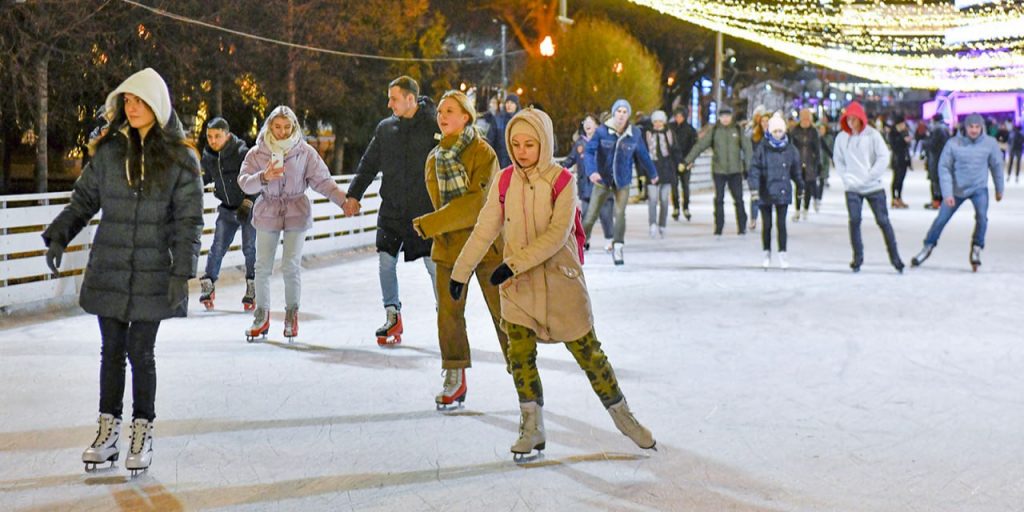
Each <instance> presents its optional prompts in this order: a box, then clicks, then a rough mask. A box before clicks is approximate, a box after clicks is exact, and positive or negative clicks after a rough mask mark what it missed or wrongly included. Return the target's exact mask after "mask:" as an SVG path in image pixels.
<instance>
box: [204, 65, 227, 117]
mask: <svg viewBox="0 0 1024 512" xmlns="http://www.w3.org/2000/svg"><path fill="white" fill-rule="evenodd" d="M208 117H211V118H212V117H224V79H223V78H222V77H221V75H220V73H218V74H217V76H216V77H215V78H214V79H213V112H211V113H210V115H209V116H208Z"/></svg>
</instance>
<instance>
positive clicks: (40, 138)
mask: <svg viewBox="0 0 1024 512" xmlns="http://www.w3.org/2000/svg"><path fill="white" fill-rule="evenodd" d="M49 63H50V56H49V55H48V54H46V53H44V54H43V55H42V56H40V57H39V60H38V61H37V62H36V100H37V101H38V103H37V107H38V108H37V111H36V126H37V132H38V133H37V138H36V173H35V185H36V186H35V190H36V192H40V193H42V192H46V188H47V180H48V174H49V173H48V170H49V168H48V166H49V162H48V161H47V151H48V148H49V144H48V141H47V137H46V134H47V131H48V130H49V129H50V126H49V122H48V117H49V113H50V112H49V108H50V107H49V103H50V98H49V95H48V89H49V87H48V85H47V84H48V73H47V67H48V66H49Z"/></svg>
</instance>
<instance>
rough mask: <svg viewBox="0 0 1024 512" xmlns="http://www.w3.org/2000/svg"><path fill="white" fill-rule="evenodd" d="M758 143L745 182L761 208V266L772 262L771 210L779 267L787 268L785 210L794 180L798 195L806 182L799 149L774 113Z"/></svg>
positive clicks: (777, 114) (780, 117) (781, 120)
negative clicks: (754, 192)
mask: <svg viewBox="0 0 1024 512" xmlns="http://www.w3.org/2000/svg"><path fill="white" fill-rule="evenodd" d="M761 140H762V141H763V142H762V143H760V144H758V145H757V149H755V150H754V156H753V158H752V159H751V161H750V173H749V174H748V177H747V183H748V184H749V185H750V190H751V191H752V192H753V191H757V192H758V197H759V198H760V200H759V201H758V208H759V209H760V210H761V218H762V219H763V220H762V221H761V222H762V223H763V224H764V229H762V230H761V246H762V247H763V248H764V261H762V263H761V266H762V267H764V268H765V269H767V268H768V267H769V266H770V265H771V263H772V213H773V210H774V213H775V223H776V224H775V225H776V229H777V230H778V238H779V267H780V268H782V269H783V270H785V269H787V268H789V262H787V261H786V239H787V237H786V210H787V209H788V208H789V205H790V204H791V203H792V202H793V185H792V184H793V183H796V188H797V191H798V193H797V197H799V196H800V194H799V192H802V191H803V190H804V187H805V186H806V185H805V182H804V175H803V171H802V169H803V166H802V165H801V162H800V150H798V149H797V148H796V146H795V145H794V144H793V142H792V141H790V139H789V136H788V135H786V121H785V120H784V119H782V116H781V115H780V114H779V113H778V112H776V113H775V115H773V116H772V117H771V119H770V120H768V133H766V134H765V136H764V138H763V139H761Z"/></svg>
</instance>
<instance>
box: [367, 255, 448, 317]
mask: <svg viewBox="0 0 1024 512" xmlns="http://www.w3.org/2000/svg"><path fill="white" fill-rule="evenodd" d="M421 259H422V260H423V266H425V267H427V273H428V274H430V282H431V283H432V284H433V288H434V302H435V303H436V302H437V265H435V264H434V260H432V259H430V256H425V257H423V258H421ZM377 269H378V273H379V274H380V293H381V296H382V298H383V299H384V307H388V306H395V308H397V309H398V310H401V309H402V301H400V300H398V256H392V255H390V254H388V253H387V252H385V251H379V252H377Z"/></svg>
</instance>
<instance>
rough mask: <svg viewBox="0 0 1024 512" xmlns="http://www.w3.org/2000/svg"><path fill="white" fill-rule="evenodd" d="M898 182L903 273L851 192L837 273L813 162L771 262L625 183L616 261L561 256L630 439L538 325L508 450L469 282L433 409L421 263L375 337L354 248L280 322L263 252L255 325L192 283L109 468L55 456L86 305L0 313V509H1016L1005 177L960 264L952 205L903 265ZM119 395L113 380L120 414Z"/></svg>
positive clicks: (86, 379) (328, 264) (73, 383)
mask: <svg viewBox="0 0 1024 512" xmlns="http://www.w3.org/2000/svg"><path fill="white" fill-rule="evenodd" d="M915 165H918V164H917V163H916V162H915ZM904 196H905V198H906V200H907V201H908V203H910V205H911V208H910V209H908V210H897V211H892V210H890V215H891V217H892V219H893V224H894V226H895V228H896V234H897V239H898V241H899V246H900V251H901V254H902V256H903V259H904V261H905V262H906V263H907V272H906V273H905V274H904V275H898V274H897V273H896V272H895V271H893V269H892V268H891V267H890V266H889V264H888V261H887V259H886V255H885V249H884V246H883V243H882V239H881V235H880V233H879V230H878V228H877V227H876V226H875V224H874V221H873V217H872V216H871V214H870V211H868V210H867V208H866V207H865V212H864V214H865V217H864V226H863V232H864V241H865V245H866V251H865V264H864V267H863V270H862V271H861V272H860V273H859V274H853V273H851V272H850V270H849V268H848V267H847V264H848V263H849V261H850V248H849V241H848V233H847V227H846V226H847V224H846V221H847V213H846V210H845V204H844V202H843V193H842V186H841V184H840V183H839V180H838V179H837V178H836V177H833V179H832V181H831V188H830V189H828V190H826V192H825V200H824V203H823V205H822V209H821V212H820V213H812V214H811V217H810V220H809V221H807V222H799V223H793V222H790V223H789V259H790V262H791V265H792V268H790V269H789V270H788V271H781V270H779V269H778V268H777V267H774V266H773V268H772V269H770V270H769V271H767V272H765V271H763V270H762V269H761V268H760V262H761V248H760V243H761V242H760V233H759V232H755V233H752V234H748V235H747V236H745V237H739V236H737V235H735V231H736V230H735V221H734V216H733V214H732V206H731V204H730V202H729V201H727V204H726V206H727V209H726V211H727V215H726V219H727V223H726V233H727V234H726V235H725V236H724V237H723V238H722V239H721V240H715V239H714V237H712V235H711V232H712V228H711V225H712V216H711V196H710V195H709V194H700V195H698V196H697V197H695V199H694V204H693V207H692V210H693V214H694V217H693V221H692V222H690V223H687V222H685V221H682V222H673V221H672V220H669V223H670V225H669V231H668V235H667V237H666V238H665V239H664V240H651V239H650V238H649V237H648V234H647V223H646V219H647V211H646V205H633V206H631V207H630V209H629V213H628V226H629V230H628V235H627V244H626V254H625V260H626V264H625V265H624V266H622V267H615V266H613V265H612V262H611V257H610V256H609V255H607V254H605V253H604V252H603V251H602V250H601V247H599V246H601V245H603V243H601V242H600V241H597V242H596V243H595V249H594V250H591V252H590V253H589V254H588V259H587V262H586V265H585V267H584V268H585V272H586V277H587V282H588V284H589V288H590V292H591V297H592V300H593V303H594V313H595V318H596V330H597V334H598V337H599V338H600V339H601V341H602V342H603V344H604V348H605V350H606V352H607V353H608V356H609V358H610V360H611V362H612V364H613V365H614V367H615V369H616V371H617V375H618V377H619V380H620V383H621V385H622V388H623V391H624V392H625V394H626V396H627V398H628V400H629V403H630V405H631V406H632V408H633V410H634V412H635V413H636V416H637V418H638V419H639V420H640V421H641V422H642V423H645V424H646V425H647V426H648V427H649V428H650V429H651V430H652V431H653V433H654V435H655V437H656V438H657V440H658V451H657V452H654V453H646V452H643V451H642V450H639V449H637V448H636V446H635V445H633V444H632V442H630V441H629V439H627V438H625V437H624V436H622V435H621V434H619V433H618V431H616V430H615V427H614V425H613V424H612V421H611V419H610V418H609V416H608V414H607V413H606V412H605V411H604V409H603V407H601V404H600V402H599V401H598V400H597V398H596V397H595V396H594V394H593V393H592V391H591V390H590V387H589V385H588V383H587V380H586V377H585V376H584V375H583V373H582V372H581V371H580V370H579V369H578V368H577V367H576V365H575V363H574V362H573V360H572V358H571V356H570V354H569V353H568V351H566V350H565V349H564V348H563V347H562V346H560V345H544V346H541V347H540V356H539V365H540V368H541V375H542V377H543V380H544V387H545V408H544V414H545V418H546V427H547V450H546V451H545V454H546V457H545V459H544V460H543V461H542V462H539V463H536V464H532V465H529V466H517V465H516V464H514V463H513V462H512V460H511V456H510V453H509V446H510V445H511V443H512V442H513V441H514V440H515V438H516V433H517V428H518V407H517V399H516V394H515V390H514V388H513V386H512V379H511V377H510V376H509V375H508V374H506V372H505V369H504V364H503V361H502V357H501V354H500V351H499V349H498V344H497V341H496V338H495V334H494V330H493V328H492V326H491V324H490V319H489V318H488V317H487V315H486V310H485V308H484V307H483V299H482V297H481V295H480V293H479V289H478V288H477V287H476V285H471V286H470V294H469V309H468V313H467V316H468V317H469V319H468V321H469V326H470V328H469V330H470V340H471V344H472V345H473V357H474V360H473V367H472V369H471V370H469V371H468V372H467V380H468V385H469V392H468V399H467V401H466V407H465V409H463V410H462V411H461V412H457V413H453V414H443V413H440V412H437V411H435V410H434V403H433V397H434V394H435V393H436V392H437V391H438V390H439V389H440V386H441V374H440V357H439V352H438V343H437V330H436V327H435V313H434V298H433V294H432V292H431V288H430V285H429V279H428V277H427V274H426V272H425V271H424V270H423V266H422V265H421V264H420V263H418V262H417V263H413V264H403V265H400V266H399V279H400V282H401V286H402V289H401V292H402V300H403V303H404V307H403V314H404V322H405V332H406V334H405V337H404V343H403V344H402V345H401V346H400V347H397V348H394V349H390V350H389V349H381V348H378V347H377V345H376V343H375V341H374V337H373V332H374V330H375V329H376V327H377V326H378V325H380V324H381V323H382V322H383V320H384V315H383V311H382V308H381V305H380V289H379V285H378V281H377V258H376V255H375V254H374V253H372V252H370V251H363V252H359V253H356V254H349V255H344V256H339V257H333V258H328V259H323V258H321V259H312V260H309V261H307V262H306V263H305V271H304V274H303V278H304V279H303V281H304V289H303V302H302V311H301V326H300V327H301V331H300V332H301V336H300V337H299V338H298V339H297V341H296V343H295V344H293V345H289V344H287V343H286V342H283V338H282V336H281V329H282V323H281V319H282V316H283V312H282V311H283V304H282V300H283V287H282V284H281V280H280V274H275V276H274V278H273V287H272V290H273V295H274V298H275V299H276V303H275V311H274V317H273V323H272V325H271V336H270V339H269V340H268V341H267V342H264V343H258V344H247V343H246V342H245V341H244V339H243V336H242V331H243V329H244V328H245V327H247V326H248V324H249V323H250V319H251V317H250V315H249V314H245V313H243V312H242V311H241V307H240V305H239V303H238V301H239V298H240V297H241V293H242V289H243V288H244V285H243V283H242V282H241V281H240V274H239V273H238V271H237V270H232V271H229V272H227V273H226V275H225V277H224V279H222V281H221V282H220V283H218V285H219V287H218V290H217V295H218V300H219V302H218V306H217V308H216V310H215V311H212V312H206V311H202V307H201V305H200V304H199V303H198V301H197V300H196V297H197V294H198V291H197V286H196V283H193V294H192V301H191V312H190V315H191V316H190V317H189V318H187V319H176V320H172V321H166V322H164V323H163V324H162V327H161V331H160V334H159V336H158V339H157V368H158V375H159V387H158V391H157V403H156V409H157V419H156V423H155V425H156V428H155V435H156V441H155V443H154V449H155V456H154V462H153V467H152V468H151V469H150V470H149V472H148V473H147V474H145V475H143V476H141V477H139V478H136V479H134V480H133V479H130V478H129V477H128V473H127V471H126V470H125V469H124V468H123V459H124V457H125V453H122V462H120V463H118V466H117V468H116V469H114V470H111V471H105V472H97V473H91V474H86V473H84V472H83V468H82V464H81V462H80V454H81V452H82V450H83V449H84V448H86V446H87V445H88V444H89V443H90V442H91V441H92V439H93V437H94V435H95V419H96V414H97V412H96V411H97V401H98V379H97V375H98V372H99V346H100V342H99V330H98V326H97V322H96V319H95V318H94V317H93V316H90V315H86V314H84V313H81V312H80V311H72V312H69V313H66V314H65V313H62V314H47V315H33V316H20V317H13V318H11V317H7V318H2V319H0V322H2V324H0V386H2V389H3V392H2V393H0V510H4V511H8V510H25V511H55V510H60V511H64V510H102V511H107V510H133V511H134V510H160V511H165V510H166V511H173V510H233V511H234V510H360V511H362V510H378V511H421V510H422V511H435V510H436V511H442V510H443V511H453V510H455V511H498V510H508V511H527V510H530V511H533V510H547V511H577V510H596V511H648V510H665V511H669V510H670V511H687V510H700V511H749V510H778V511H894V512H895V511H929V512H931V511H979V512H980V511H993V512H995V511H999V512H1003V511H1012V510H1024V435H1022V433H1024V371H1022V366H1024V335H1022V331H1024V329H1022V327H1024V320H1022V310H1024V269H1022V255H1024V185H1019V184H1013V183H1011V184H1008V186H1007V193H1006V197H1005V199H1004V200H1003V201H1002V202H1000V203H997V202H995V201H994V197H993V198H992V201H991V208H990V211H989V232H988V238H987V244H986V245H987V247H986V250H985V252H984V254H983V262H984V264H983V266H982V267H981V270H980V271H979V272H978V273H977V274H973V273H972V272H971V270H970V266H969V265H968V262H967V257H968V249H969V244H970V233H971V230H972V229H973V209H972V208H971V206H970V205H965V206H964V207H963V208H962V210H961V211H960V212H959V213H958V214H957V216H956V217H954V219H953V221H952V222H951V223H950V224H949V226H948V227H947V229H946V232H945V233H944V234H943V237H942V239H941V240H940V243H939V246H938V248H937V249H936V250H935V253H934V255H933V256H932V258H931V259H930V260H929V261H928V262H927V263H926V264H925V265H924V266H923V267H921V268H917V269H911V268H910V258H911V257H912V256H913V255H914V254H915V253H916V252H917V251H918V250H919V249H920V247H921V241H922V239H923V238H924V235H925V232H926V230H927V228H928V226H929V225H930V223H931V221H932V220H933V219H934V217H935V212H934V211H930V210H925V209H923V208H922V205H923V204H924V203H925V202H926V201H927V199H928V192H927V182H926V181H925V176H924V173H923V172H921V171H920V170H918V171H915V172H912V173H910V175H909V176H908V179H907V187H906V191H905V194H904ZM791 211H792V210H791ZM595 233H599V230H596V231H595ZM596 238H600V236H597V237H596ZM130 397H131V393H130V385H129V391H128V393H126V404H125V405H126V407H125V414H126V415H128V414H130V410H131V408H130V404H129V403H130ZM127 431H128V429H127V427H125V429H124V435H123V436H124V437H123V439H122V452H125V451H126V450H127V444H128V443H127V435H128V432H127Z"/></svg>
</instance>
